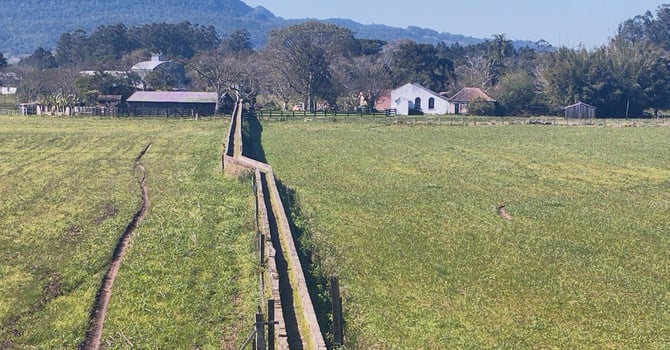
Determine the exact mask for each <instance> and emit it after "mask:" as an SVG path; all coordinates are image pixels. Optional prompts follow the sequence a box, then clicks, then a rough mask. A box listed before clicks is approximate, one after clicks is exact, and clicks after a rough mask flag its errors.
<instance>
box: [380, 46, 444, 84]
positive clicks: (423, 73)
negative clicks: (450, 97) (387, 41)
mask: <svg viewBox="0 0 670 350" xmlns="http://www.w3.org/2000/svg"><path fill="white" fill-rule="evenodd" d="M390 55H391V59H390V67H391V69H392V72H393V81H394V83H395V85H400V84H404V83H408V82H414V83H419V84H421V85H423V86H425V87H427V88H429V89H431V90H434V91H446V90H447V88H448V87H449V85H450V84H451V83H452V82H453V79H454V78H453V77H454V66H453V63H452V61H451V60H449V59H448V58H445V57H444V55H441V54H440V53H439V52H438V50H437V48H435V46H433V45H430V44H419V43H416V42H414V41H405V42H403V43H401V44H400V45H398V46H397V47H396V48H392V49H391V50H390Z"/></svg>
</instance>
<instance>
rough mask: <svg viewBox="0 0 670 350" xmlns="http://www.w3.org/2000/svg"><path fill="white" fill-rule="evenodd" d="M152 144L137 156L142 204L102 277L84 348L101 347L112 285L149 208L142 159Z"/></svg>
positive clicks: (136, 166) (95, 348)
mask: <svg viewBox="0 0 670 350" xmlns="http://www.w3.org/2000/svg"><path fill="white" fill-rule="evenodd" d="M149 148H151V144H148V145H147V146H146V147H144V149H143V150H142V152H141V153H140V154H139V155H138V156H137V158H135V169H139V171H140V172H141V175H142V179H141V180H140V189H141V191H142V206H141V207H140V209H139V210H138V211H137V213H135V215H134V216H133V219H132V220H131V221H130V223H129V224H128V226H126V230H125V231H124V232H123V235H121V237H120V238H119V241H118V243H117V244H116V248H114V254H113V255H112V263H111V265H110V266H109V270H107V273H106V274H105V276H104V277H103V278H102V284H101V285H100V289H98V293H97V295H96V297H95V304H94V306H93V310H92V311H91V315H90V318H89V321H88V325H89V326H88V331H87V332H86V339H85V341H84V343H83V344H82V345H81V346H80V347H79V348H80V349H84V350H98V349H99V348H100V340H101V339H102V328H103V325H104V323H105V316H106V315H107V305H108V304H109V298H110V297H111V295H112V286H113V285H114V280H115V279H116V274H117V273H118V272H119V267H121V261H122V260H123V257H124V256H125V254H126V248H128V243H129V242H130V238H131V236H132V233H133V232H134V231H135V228H137V225H139V223H140V222H141V221H142V219H143V218H144V215H145V214H146V212H147V208H149V188H148V187H147V184H146V182H147V177H146V172H145V169H144V167H143V166H142V164H141V163H140V160H142V157H143V156H144V155H145V154H146V153H147V152H148V151H149Z"/></svg>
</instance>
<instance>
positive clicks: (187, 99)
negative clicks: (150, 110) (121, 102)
mask: <svg viewBox="0 0 670 350" xmlns="http://www.w3.org/2000/svg"><path fill="white" fill-rule="evenodd" d="M216 97H217V96H216V92H198V91H138V92H136V93H134V94H132V96H130V97H129V98H128V100H127V101H128V102H177V103H216Z"/></svg>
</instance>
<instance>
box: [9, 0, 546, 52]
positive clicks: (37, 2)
mask: <svg viewBox="0 0 670 350" xmlns="http://www.w3.org/2000/svg"><path fill="white" fill-rule="evenodd" d="M3 5H4V6H2V7H0V28H5V35H2V36H0V52H3V53H5V54H8V55H10V56H11V55H25V54H30V53H32V52H33V51H35V49H37V48H38V47H43V48H45V49H53V48H54V47H55V46H56V43H57V42H58V39H59V37H60V35H61V34H63V33H68V32H73V31H75V30H80V29H81V30H84V31H85V32H87V33H91V32H92V31H94V30H95V29H96V28H98V27H99V26H101V25H112V24H118V23H123V24H124V25H126V26H128V27H132V26H141V25H144V24H149V23H163V22H165V23H179V22H184V21H188V22H190V23H192V24H198V25H203V26H214V27H215V28H216V31H217V33H218V34H219V36H221V37H225V36H226V35H227V34H228V33H230V32H232V31H234V30H237V29H243V28H244V29H247V30H248V31H249V33H250V35H251V41H252V44H253V45H254V47H256V48H259V47H262V46H263V45H264V43H265V40H266V38H267V33H268V32H269V31H270V30H271V29H274V28H278V27H283V26H287V25H292V24H297V23H301V22H304V21H307V20H310V19H284V18H282V17H278V16H276V15H274V14H273V13H272V12H271V11H270V10H268V9H266V8H265V7H262V6H256V7H251V6H249V5H247V4H246V3H245V2H243V1H241V0H162V1H160V2H156V1H151V2H150V1H146V0H105V1H100V0H84V1H78V2H77V5H75V6H72V2H71V1H69V0H5V1H3ZM319 21H322V22H327V23H333V24H337V25H340V26H344V27H347V28H349V29H351V30H352V31H353V32H354V33H355V36H356V37H357V38H364V39H380V40H386V41H394V40H399V39H410V40H413V41H416V42H420V43H429V44H437V43H438V42H441V41H443V42H445V43H446V44H447V45H451V44H455V43H458V44H460V45H470V44H477V43H480V42H482V41H484V40H486V39H482V38H474V37H471V36H466V35H462V34H452V33H448V32H438V31H435V30H433V29H429V28H420V27H416V26H411V27H408V28H398V27H392V26H387V25H384V24H361V23H358V22H355V21H353V20H351V19H345V18H329V19H324V20H319ZM27 28H30V30H27ZM514 44H515V46H529V47H533V46H534V45H535V43H534V42H532V41H524V40H514Z"/></svg>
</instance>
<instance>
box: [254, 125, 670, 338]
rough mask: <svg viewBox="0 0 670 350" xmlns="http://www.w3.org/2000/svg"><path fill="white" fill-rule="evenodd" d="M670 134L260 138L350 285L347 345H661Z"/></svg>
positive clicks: (420, 130)
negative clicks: (503, 213)
mask: <svg viewBox="0 0 670 350" xmlns="http://www.w3.org/2000/svg"><path fill="white" fill-rule="evenodd" d="M669 137H670V129H668V128H665V127H648V128H616V127H606V128H602V127H557V126H478V127H444V126H443V127H424V126H380V125H376V124H341V123H314V122H312V123H310V122H306V123H305V122H288V123H286V122H283V123H277V122H274V123H267V122H266V123H264V125H263V134H262V142H263V146H264V151H265V155H266V157H267V160H268V162H269V163H270V164H271V165H272V166H273V168H274V170H275V174H276V176H277V178H278V179H280V180H281V181H282V182H283V184H284V185H286V186H288V187H290V188H293V189H294V190H295V191H296V192H297V204H298V207H299V209H300V211H301V213H300V217H299V218H298V219H297V220H296V221H297V223H298V225H301V226H302V227H304V228H305V229H306V230H307V231H308V232H309V233H310V235H311V238H310V239H311V243H312V244H313V245H314V248H313V249H314V250H315V251H316V252H317V253H318V254H319V255H320V256H321V259H320V261H319V264H320V268H321V270H322V272H323V273H325V274H337V275H339V276H340V283H341V285H342V287H343V297H344V309H345V320H346V325H345V328H346V334H347V341H348V343H349V346H350V347H352V348H358V349H390V348H394V349H418V348H421V349H451V348H453V349H459V348H461V349H489V348H504V349H518V348H534V349H537V348H542V349H546V348H560V349H593V348H598V349H633V348H639V349H642V348H644V349H664V348H668V347H670V338H668V334H670V255H669V254H668V250H669V248H670V220H668V218H669V217H670V194H669V193H670V151H668V139H669ZM499 205H505V206H506V208H505V209H506V211H507V213H509V214H510V215H511V216H512V220H509V221H508V220H505V219H504V218H502V217H501V216H500V215H498V214H497V211H496V208H497V207H498V206H499Z"/></svg>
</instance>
